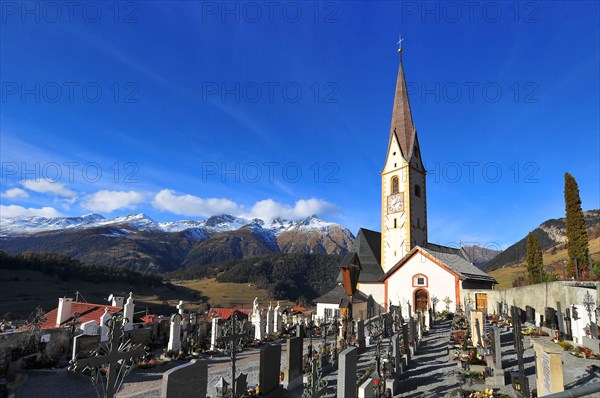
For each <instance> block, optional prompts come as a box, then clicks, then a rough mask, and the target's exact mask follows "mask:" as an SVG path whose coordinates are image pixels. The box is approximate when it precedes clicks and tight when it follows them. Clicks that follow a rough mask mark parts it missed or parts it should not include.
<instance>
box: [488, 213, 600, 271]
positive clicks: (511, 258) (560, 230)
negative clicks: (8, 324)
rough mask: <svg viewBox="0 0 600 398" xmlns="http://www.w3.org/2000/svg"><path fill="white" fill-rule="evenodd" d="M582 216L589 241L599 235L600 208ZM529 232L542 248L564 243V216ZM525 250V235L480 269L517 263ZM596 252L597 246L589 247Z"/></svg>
mask: <svg viewBox="0 0 600 398" xmlns="http://www.w3.org/2000/svg"><path fill="white" fill-rule="evenodd" d="M583 216H584V218H585V223H586V225H587V227H588V239H589V240H590V241H591V240H592V239H594V238H596V237H598V236H599V235H600V209H596V210H588V211H584V212H583ZM531 233H532V234H533V235H534V236H535V237H536V238H537V239H538V240H539V242H540V247H541V249H542V250H547V249H550V248H552V247H555V246H557V245H561V244H564V243H566V241H567V230H566V221H565V218H564V217H563V218H553V219H550V220H546V221H544V222H543V223H541V224H540V225H539V226H538V227H537V228H535V229H534V230H533V231H531ZM526 252H527V236H525V237H524V238H523V239H521V240H519V241H518V242H517V243H514V244H513V245H511V246H509V247H508V248H506V249H505V250H504V251H502V252H501V253H499V254H498V255H497V256H495V257H494V258H493V259H491V260H490V261H488V262H487V263H485V264H484V265H483V266H482V269H483V270H484V271H493V270H495V269H498V268H501V267H504V266H507V265H513V264H516V263H519V262H521V261H522V260H523V259H524V258H525V254H526ZM596 252H598V248H597V247H595V248H594V247H590V253H592V254H593V253H596Z"/></svg>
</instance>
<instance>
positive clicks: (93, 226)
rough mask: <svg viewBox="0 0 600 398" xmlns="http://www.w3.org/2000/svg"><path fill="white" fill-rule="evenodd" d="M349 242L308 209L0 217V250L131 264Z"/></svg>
mask: <svg viewBox="0 0 600 398" xmlns="http://www.w3.org/2000/svg"><path fill="white" fill-rule="evenodd" d="M353 240H354V236H353V235H352V233H351V232H350V231H349V230H348V229H347V228H345V227H343V226H341V225H339V224H336V223H333V222H327V221H324V220H321V219H320V218H318V217H317V216H316V215H313V216H310V217H306V218H304V219H301V220H286V219H282V218H275V219H272V220H261V219H247V218H243V217H236V216H232V215H228V214H222V215H218V216H213V217H209V218H207V219H205V220H177V221H170V222H157V221H156V220H153V219H152V218H151V217H149V216H147V215H145V214H143V213H140V214H131V215H128V216H122V217H115V218H105V217H103V216H101V215H99V214H87V215H84V216H81V217H24V218H3V219H0V250H3V251H6V252H9V253H19V252H25V251H35V252H48V253H63V254H68V255H69V256H72V257H75V258H77V259H79V260H81V261H84V262H88V263H91V264H100V265H123V266H127V267H130V268H134V269H138V270H147V269H152V270H156V271H168V270H172V269H176V268H179V267H180V266H189V265H197V264H212V263H216V262H220V261H227V260H234V259H240V258H246V257H256V256H262V255H266V254H271V253H283V254H285V253H311V254H334V255H343V254H345V253H346V252H347V251H348V249H349V247H350V245H351V244H352V242H353Z"/></svg>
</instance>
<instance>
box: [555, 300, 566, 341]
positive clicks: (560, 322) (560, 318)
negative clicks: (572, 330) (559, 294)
mask: <svg viewBox="0 0 600 398" xmlns="http://www.w3.org/2000/svg"><path fill="white" fill-rule="evenodd" d="M556 316H557V317H558V318H557V320H558V331H559V332H560V333H561V334H563V335H564V334H565V333H566V328H565V316H564V314H563V312H562V306H561V305H560V301H557V302H556Z"/></svg>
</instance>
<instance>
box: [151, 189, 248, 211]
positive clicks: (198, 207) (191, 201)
mask: <svg viewBox="0 0 600 398" xmlns="http://www.w3.org/2000/svg"><path fill="white" fill-rule="evenodd" d="M152 205H153V206H154V207H155V208H157V209H159V210H163V211H168V212H169V213H173V214H177V215H180V216H200V217H208V216H212V215H215V214H223V213H227V214H235V215H237V214H238V213H239V212H240V209H239V206H238V204H237V203H235V202H234V201H232V200H229V199H219V198H207V199H205V198H200V197H198V196H194V195H189V194H184V195H177V194H176V193H175V192H174V191H172V190H170V189H163V190H162V191H160V192H159V193H157V194H156V196H155V197H154V200H153V201H152Z"/></svg>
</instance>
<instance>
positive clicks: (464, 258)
mask: <svg viewBox="0 0 600 398" xmlns="http://www.w3.org/2000/svg"><path fill="white" fill-rule="evenodd" d="M420 250H422V251H424V252H425V253H426V254H428V255H430V256H431V257H433V258H434V259H436V260H437V261H438V262H440V263H441V264H443V265H444V266H446V267H447V268H448V269H449V270H450V271H452V272H454V273H455V274H457V275H458V276H459V277H460V279H462V280H471V281H481V282H492V283H498V282H497V281H496V280H495V279H494V278H492V277H491V276H489V275H488V274H486V273H485V272H483V271H482V270H480V269H479V268H477V267H476V266H475V265H473V263H472V262H471V258H470V257H469V255H468V254H467V252H466V251H464V250H463V249H462V248H461V249H457V248H454V247H448V246H442V245H436V244H434V243H427V244H426V245H425V247H421V246H415V247H414V248H413V249H412V250H411V251H410V252H408V254H407V255H406V256H404V257H403V258H402V260H400V261H399V262H398V263H397V264H396V265H394V266H393V267H392V268H391V269H390V270H389V271H388V272H386V273H385V275H383V276H382V277H381V278H380V281H384V280H385V279H387V278H388V277H389V276H390V275H391V274H393V273H394V272H395V271H396V270H397V269H398V268H400V267H402V265H404V263H406V262H407V261H408V260H409V259H410V258H411V257H412V256H413V255H414V254H415V253H417V252H418V251H420Z"/></svg>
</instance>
